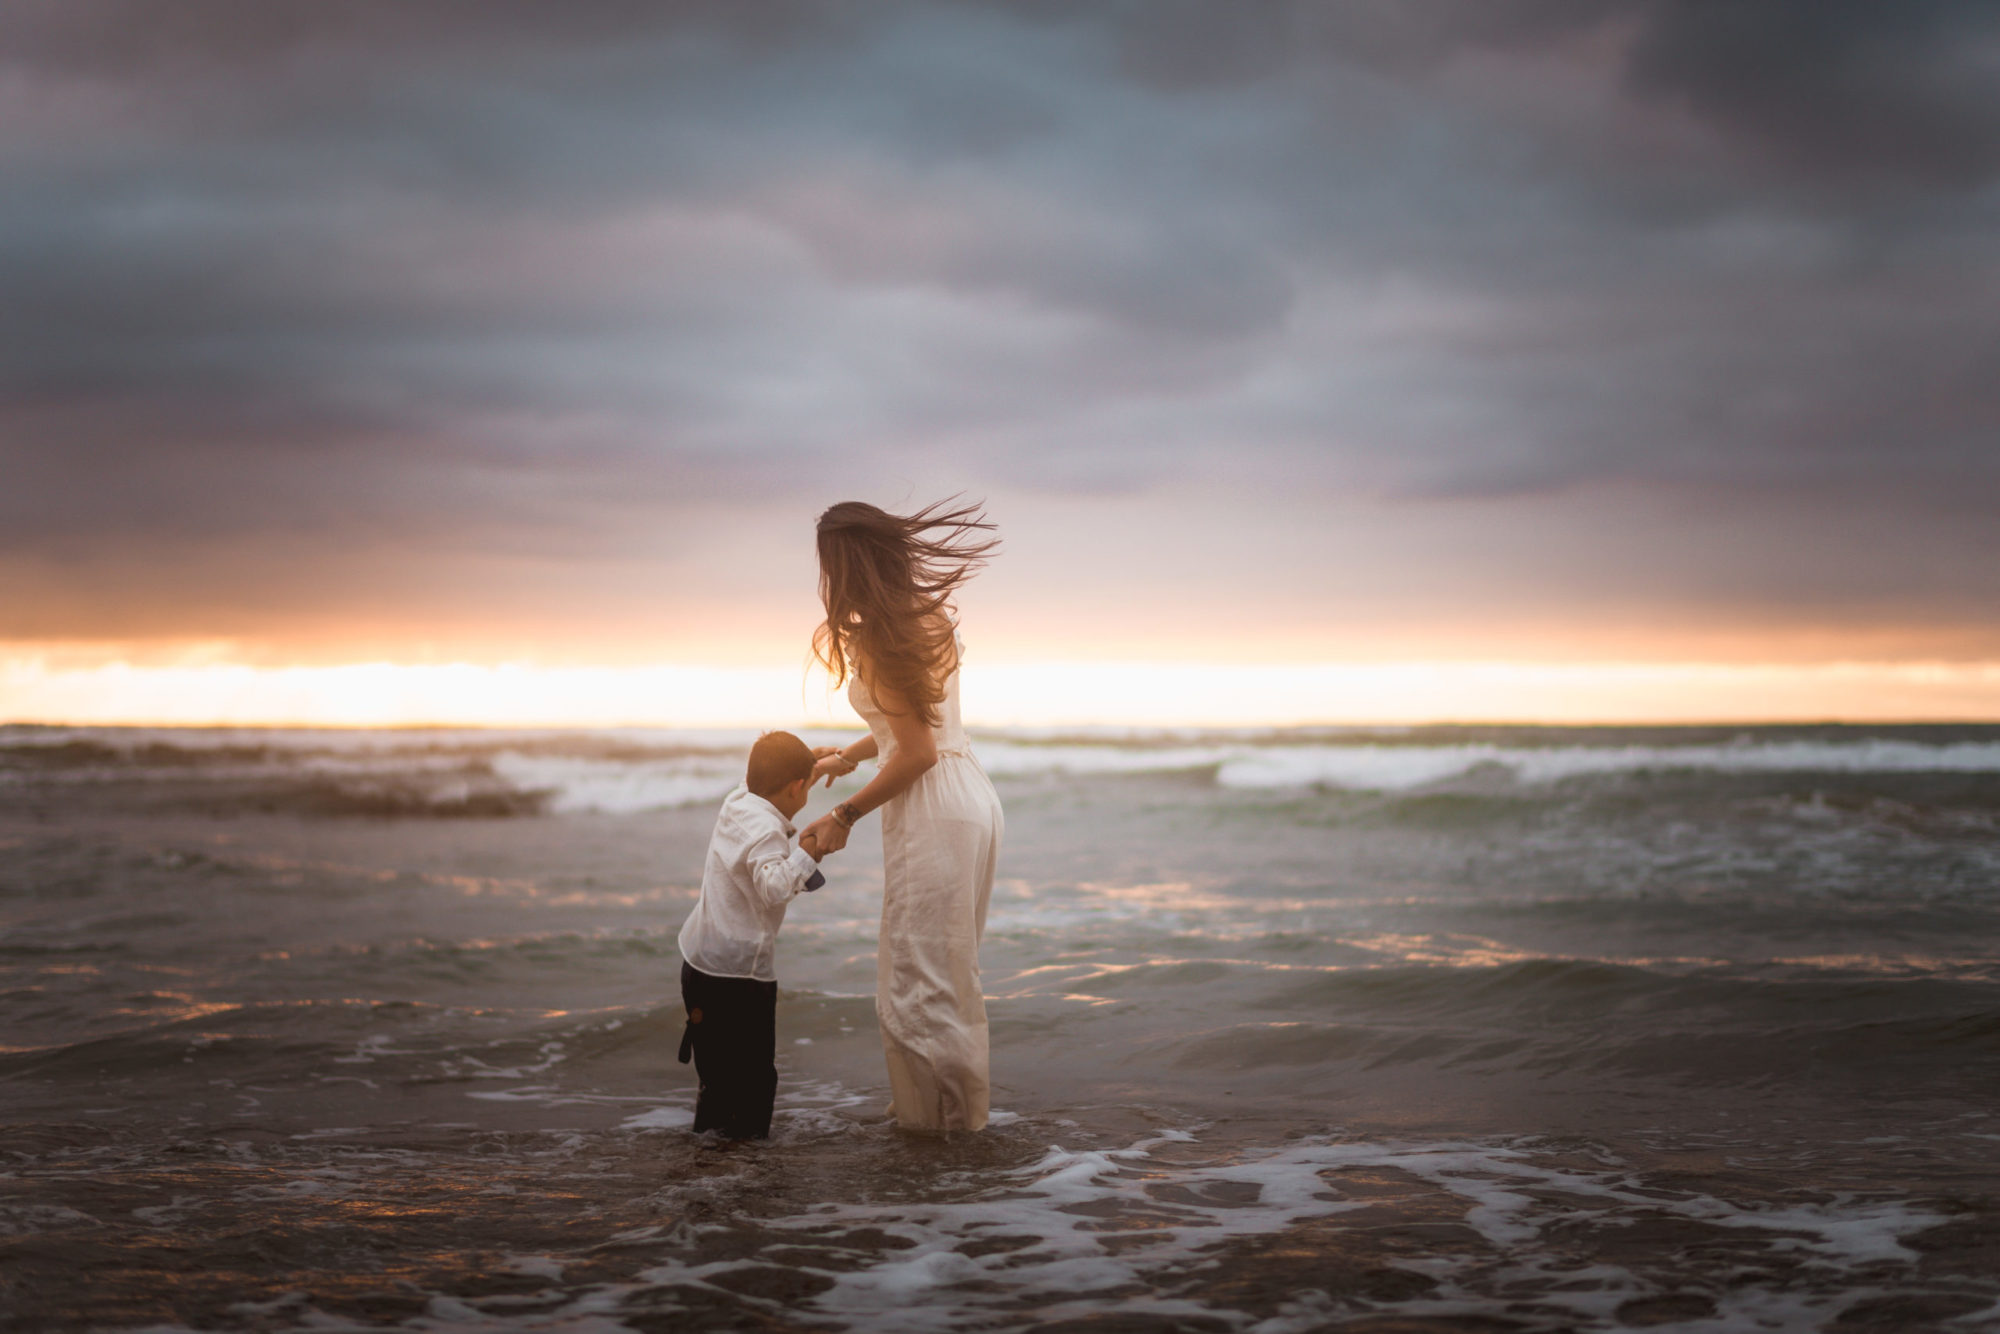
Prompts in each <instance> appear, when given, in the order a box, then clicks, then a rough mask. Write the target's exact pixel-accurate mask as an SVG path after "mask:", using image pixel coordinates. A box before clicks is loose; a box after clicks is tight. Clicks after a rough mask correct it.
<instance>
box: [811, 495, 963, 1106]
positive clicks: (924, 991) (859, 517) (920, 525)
mask: <svg viewBox="0 0 2000 1334" xmlns="http://www.w3.org/2000/svg"><path fill="white" fill-rule="evenodd" d="M947 504H948V502H939V503H938V504H935V505H931V506H928V507H926V508H924V509H922V510H919V511H918V512H917V513H915V514H911V515H898V514H890V513H888V512H887V511H885V510H880V509H877V508H876V507H875V506H873V505H865V504H862V503H860V502H858V501H846V502H843V503H841V504H838V505H835V506H834V507H833V508H831V509H829V510H828V511H827V512H826V513H824V514H822V515H820V518H819V595H820V601H821V602H822V603H824V604H825V606H826V620H825V622H824V623H823V624H822V625H821V626H820V627H819V629H818V630H817V631H815V632H814V634H813V652H814V654H815V655H816V656H817V657H818V658H819V660H820V661H821V662H822V663H824V664H825V665H826V668H827V670H828V671H829V672H831V673H832V675H833V679H834V683H835V684H836V685H838V684H841V683H843V682H846V683H847V685H848V690H847V697H848V700H849V701H850V702H851V703H852V704H853V705H854V710H855V712H856V713H859V714H860V715H861V717H862V718H863V720H864V721H866V722H867V724H868V735H867V736H866V737H865V738H863V739H862V740H860V741H857V742H855V743H853V744H852V745H849V746H847V747H845V748H844V749H842V750H835V751H829V752H827V753H826V754H825V755H823V756H822V757H821V758H820V760H819V763H818V765H817V767H816V768H815V769H814V771H813V772H814V776H815V777H818V776H821V775H824V776H825V778H826V781H827V782H828V783H829V784H831V783H832V782H833V780H834V779H835V778H836V777H839V776H840V775H842V774H848V773H852V772H853V771H854V769H855V766H856V765H858V764H859V763H860V762H861V761H863V760H867V759H873V758H876V757H878V756H879V757H880V759H881V765H880V767H878V768H877V770H876V772H875V777H874V778H872V779H870V780H869V782H868V784H867V786H865V787H863V788H862V789H861V790H860V791H859V792H857V793H855V794H854V795H853V796H852V797H850V798H849V799H848V800H846V801H844V802H842V803H840V804H839V805H838V806H836V807H834V808H833V810H832V812H831V813H829V814H827V815H825V816H823V817H821V818H820V819H819V820H817V821H815V822H814V823H813V825H812V826H811V829H810V830H809V832H810V833H812V834H813V835H814V837H816V838H817V839H818V840H819V841H820V843H821V845H822V846H824V847H827V848H829V849H834V850H837V849H839V848H841V847H843V846H845V845H846V843H847V836H848V832H849V831H850V830H852V829H853V828H854V826H855V824H856V823H857V822H858V821H860V820H861V819H862V818H863V817H865V816H866V815H868V814H869V813H870V812H871V811H875V810H880V811H881V812H882V868H883V892H882V939H881V943H880V945H879V947H878V949H877V951H876V987H875V1013H876V1016H877V1018H878V1019H879V1020H880V1022H881V1025H882V1049H883V1052H884V1054H885V1055H886V1057H887V1059H888V1063H889V1086H890V1089H891V1091H892V1093H893V1095H894V1100H893V1102H892V1103H891V1104H890V1109H889V1110H890V1112H891V1113H892V1114H893V1115H894V1116H895V1118H896V1120H897V1122H898V1124H900V1125H902V1126H903V1127H904V1128H906V1129H910V1130H978V1129H981V1128H982V1127H984V1126H985V1124H986V1100H987V1074H986V1001H985V998H984V997H983V996H982V995H981V994H980V990H979V937H980V933H981V932H983V931H984V930H985V929H986V901H987V899H988V897H989V896H990V895H991V893H992V890H993V865H994V860H995V858H996V857H997V856H998V855H999V851H1000V833H1001V828H1002V819H1001V814H1000V798H999V795H998V794H997V793H995V792H994V790H993V784H992V783H991V782H990V781H989V780H988V779H987V777H986V772H985V770H983V769H981V768H980V767H979V761H978V760H976V759H974V758H973V756H972V751H971V749H970V748H969V747H968V746H967V745H966V739H965V728H964V727H963V725H961V724H960V722H959V714H958V656H959V651H960V648H961V644H960V642H959V639H958V634H957V629H958V627H957V624H956V622H955V621H954V619H953V607H952V601H951V598H952V594H953V593H954V592H955V591H956V590H957V588H958V586H959V585H960V584H962V583H964V582H965V581H966V580H967V579H968V578H970V577H971V576H972V574H973V572H974V571H976V570H977V569H978V568H979V567H980V566H981V565H983V564H985V562H986V558H987V557H988V555H989V554H990V553H991V552H992V551H993V549H994V548H995V547H996V546H998V545H999V543H998V541H997V540H995V539H993V538H985V537H981V536H980V535H979V534H980V533H981V532H982V531H991V529H992V527H993V525H992V524H990V523H988V522H987V521H986V518H985V516H984V515H983V514H982V513H980V510H979V507H978V506H976V505H962V506H958V507H957V508H947Z"/></svg>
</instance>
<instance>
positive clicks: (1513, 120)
mask: <svg viewBox="0 0 2000 1334" xmlns="http://www.w3.org/2000/svg"><path fill="white" fill-rule="evenodd" d="M1996 60H2000V10H1996V9H1995V7H1993V6H1991V5H1986V4H1982V3H1958V4H1947V3H1941V2H1938V0H1918V2H1916V3H1899V4H1895V5H1883V4H1877V3H1861V2H1859V0H1853V2H1850V0H1796V2H1795V3H1782V4H1778V3H1755V2H1752V3H1742V4H1715V5H1705V4H1685V3H1671V2H1669V0H1601V2H1597V0H1593V2H1591V3H1583V2H1582V0H1574V2H1572V0H1516V2H1513V3H1492V2H1491V0H1393V2H1391V0H1381V2H1379V3H1364V2H1362V0H1355V2H1353V3H1331V4H1330V3H1323V2H1319V0H1314V2H1312V3H1306V2H1304V0H1301V2H1300V3H1296V4H1280V3H1261V4H1221V3H1179V2H1178V0H1145V2H1144V3H1132V4H1126V5H1092V6H1075V5H1058V4H1047V5H1037V4H1011V3H993V4H977V3H966V4H959V5H934V4H926V5H914V4H913V5H887V4H872V5H860V4H846V5H843V4H798V5H779V4H759V5H743V4H735V3H721V2H718V3H713V4H685V3H684V4H673V5H659V4H640V3H632V4H618V3H603V2H596V3H579V4H570V5H561V6H554V5H546V4H530V3H518V4H517V3H493V2H492V0H483V2H480V3H474V2H473V0H464V2H463V3H441V2H433V3H422V4H387V3H380V4H376V3H350V4H342V5H307V4H289V3H285V4H272V3H268V2H266V3H249V2H248V0H244V2H241V3H217V2H214V0H211V2H208V3H200V2H194V3H183V4H177V5H170V6H169V5H151V4H138V3H102V2H100V0H64V2H59V0H49V2H48V3H42V4H32V3H14V4H11V5H9V6H7V7H6V8H5V9H4V10H0V290H4V292H5V293H6V297H7V299H6V300H5V302H4V303H0V350H4V358H0V466H4V467H5V469H6V477H7V484H6V485H5V486H4V487H0V558H4V557H5V553H9V552H11V553H14V554H15V555H16V556H18V557H21V558H35V559H48V558H50V557H51V556H52V555H58V554H61V553H65V552H69V553H74V552H77V551H90V552H92V553H94V555H95V556H96V557H99V558H102V557H104V556H105V553H107V552H117V551H127V552H129V553H130V555H129V559H133V560H141V559H143V560H148V561H156V562H157V561H170V560H171V559H173V555H172V553H173V552H174V551H175V550H177V549H179V548H180V547H182V546H186V545H190V544H193V545H198V544H200V543H203V542H214V541H217V540H222V539H227V540H229V541H232V542H235V541H239V540H243V539H245V538H246V536H247V537H249V538H254V537H255V535H256V534H259V533H264V532H270V533H281V534H285V535H287V536H288V537H290V538H293V539H297V538H299V537H301V535H303V536H305V537H308V538H313V539H316V540H319V541H321V542H323V543H324V545H325V546H326V548H327V549H328V550H329V551H334V550H337V549H339V548H340V547H342V546H344V545H352V544H357V543H358V544H366V543H371V542H376V543H379V542H386V541H395V542H402V543H415V544H418V545H421V544H423V543H432V544H436V545H440V546H446V547H452V548H459V549H468V550H478V549H482V548H485V547H492V548H493V549H496V550H499V549H505V548H507V547H509V546H512V545H517V544H520V543H523V542H526V543H531V544H536V545H539V546H542V547H545V548H547V549H550V550H555V551H577V552H582V553H587V552H590V551H592V550H597V549H615V548H618V547H619V546H620V545H621V544H622V543H625V542H627V541H628V540H637V539H636V538H634V537H633V536H632V535H634V534H642V533H647V532H651V531H653V530H656V529H657V528H658V527H659V526H660V523H661V519H660V516H661V515H662V514H671V513H673V512H674V511H675V509H676V507H682V508H685V507H689V506H698V505H702V504H706V503H711V502H714V501H716V500H718V499H720V500H733V499H745V498H752V497H764V496H770V495H774V494H780V495H793V496H799V497H812V496H818V495H822V494H826V493H828V491H829V489H830V488H835V487H839V488H843V489H857V490H865V489H867V488H868V487H871V486H874V487H883V486H891V487H897V486H900V485H903V484H907V483H908V482H909V481H910V479H912V478H913V477H916V476H918V475H919V474H921V475H923V476H925V477H928V476H930V475H933V474H935V475H939V476H944V475H949V476H950V477H951V478H953V479H954V480H955V481H959V482H968V483H971V484H974V485H983V486H988V487H994V488H999V489H1001V490H1003V491H1005V490H1008V489H1014V490H1031V491H1032V490H1043V491H1050V492H1058V493H1086V494H1107V495H1118V494H1124V495H1128V496H1134V497H1137V496H1143V495H1145V494H1147V493H1148V491H1149V490H1150V489H1153V488H1158V487H1162V486H1170V485H1173V484H1176V483H1184V482H1187V481H1189V480H1195V481H1198V482H1201V483H1202V484H1204V485H1205V486H1208V487H1210V488H1212V489H1213V493H1214V494H1215V495H1217V496H1218V497H1225V496H1231V495H1233V496H1235V497H1237V498H1238V500H1240V501H1241V502H1242V503H1243V504H1244V505H1246V506H1249V507H1251V508H1253V509H1254V504H1255V501H1256V499H1257V497H1258V496H1259V495H1261V494H1275V493H1278V492H1282V493H1284V494H1287V495H1295V494H1298V493H1299V492H1301V491H1304V492H1307V493H1312V492H1322V493H1324V494H1327V495H1330V496H1353V495H1356V494H1368V495H1374V496H1377V497H1380V498H1381V503H1382V504H1384V505H1387V506H1396V505H1403V506H1410V505H1422V504H1425V503H1432V502H1437V501H1442V500H1450V501H1453V502H1463V503H1477V504H1484V505H1489V506H1495V507H1504V506H1506V505H1507V504H1509V503H1511V502H1513V501H1515V500H1518V499H1519V498H1522V497H1533V496H1549V495H1561V494H1566V493H1577V494H1583V493H1585V492H1587V491H1588V490H1589V489H1590V488H1593V487H1604V486H1616V487H1624V488H1628V489H1630V488H1638V489H1639V491H1640V492H1642V493H1651V494H1655V495H1660V496H1667V497H1682V498H1687V497H1693V498H1695V501H1697V502H1698V501H1699V499H1700V498H1701V497H1704V496H1707V497H1713V498H1719V499H1720V500H1726V501H1727V502H1728V503H1730V504H1736V503H1739V502H1741V501H1743V500H1744V498H1746V497H1752V498H1755V503H1757V504H1760V505H1765V506H1768V507H1770V508H1772V509H1773V510H1779V509H1782V510H1784V511H1786V513H1787V514H1788V516H1790V517H1788V518H1787V520H1786V523H1785V524H1784V525H1778V526H1776V527H1775V528H1774V531H1776V530H1777V529H1778V528H1782V529H1783V531H1786V532H1796V531H1797V529H1798V525H1799V524H1800V523H1804V524H1806V525H1807V526H1808V527H1811V525H1813V524H1815V523H1817V524H1819V525H1820V526H1821V528H1822V529H1823V530H1825V531H1828V532H1834V531H1838V530H1839V528H1840V526H1841V525H1842V524H1844V523H1846V522H1847V521H1849V520H1850V519H1852V518H1853V517H1854V516H1856V515H1868V516H1873V517H1875V518H1880V517H1881V516H1884V515H1887V516H1890V518H1891V519H1892V520H1893V523H1901V524H1907V525H1911V526H1921V525H1925V524H1932V523H1936V522H1939V521H1940V516H1944V517H1946V518H1948V519H1949V520H1950V522H1953V523H1956V522H1958V521H1959V520H1960V519H1961V518H1962V517H1963V516H1965V515H1968V514H1976V513H1982V512H1984V511H1985V510H1987V509H1989V508H1990V507H1991V506H1992V505H1993V504H1994V503H1995V501H1996V500H2000V449H1996V447H1995V445H1994V441H1995V439H1996V436H2000V390H1996V389H1995V387H1994V386H1995V385H1996V384H2000V350H1996V349H2000V340H1996V338H1995V336H1994V335H1995V332H1996V324H2000V321H1996V319H1995V316H1994V314H1993V312H1994V310H1995V309H1996V308H2000V307H1996V304H1995V302H1996V298H2000V292H1996V290H1995V288H1996V286H2000V278H1996V276H1995V275H1996V273H2000V265H1996V259H2000V254H1996V252H2000V243H1996V241H1995V240H1994V238H1995V236H1996V235H2000V232H1996V230H1995V224H1996V223H2000V216H1996V215H2000V80H1996V79H1994V78H1993V77H1992V71H1993V70H1994V69H1995V67H1996V65H1995V62H1996ZM1673 503H1676V504H1678V503H1683V502H1682V501H1678V500H1677V501H1674V502H1673ZM1801 516H1803V517H1801ZM1645 521H1646V520H1645V519H1644V518H1643V516H1642V517H1640V518H1638V519H1635V522H1645ZM1218 531H1219V532H1220V533H1221V534H1222V535H1221V536H1218V539H1217V540H1223V539H1224V537H1226V536H1227V534H1226V532H1224V531H1223V530H1218ZM1974 531H1976V530H1974ZM1244 536H1245V538H1246V540H1247V539H1251V538H1254V530H1251V529H1246V530H1245V531H1244ZM1965 541H1966V543H1967V545H1966V547H1965V548H1964V551H1963V555H1964V561H1963V571H1955V570H1951V569H1946V570H1940V569H1939V568H1937V567H1938V562H1937V561H1936V560H1935V558H1934V557H1932V556H1926V557H1924V558H1923V559H1922V560H1917V559H1915V558H1912V559H1911V561H1910V562H1908V564H1907V565H1906V566H1897V567H1895V568H1896V569H1899V570H1900V571H1901V573H1900V574H1899V575H1897V576H1896V577H1895V578H1892V579H1891V584H1892V585H1893V586H1894V587H1897V588H1901V589H1902V590H1903V591H1904V592H1905V593H1906V594H1908V595H1909V596H1911V597H1916V596H1918V595H1919V594H1924V593H1926V591H1927V590H1933V589H1936V588H1939V587H1944V588H1945V590H1946V591H1947V592H1949V590H1950V589H1951V588H1957V589H1958V590H1959V592H1960V593H1965V592H1966V591H1967V590H1969V589H1971V588H1973V586H1974V585H1977V587H1978V588H1979V589H1980V590H1984V588H1985V584H1984V582H1982V580H1983V578H1984V577H1983V576H1981V575H1978V574H1977V573H1976V570H1977V569H1983V568H1989V567H1990V566H1991V565H1992V564H1993V558H1994V557H1995V556H2000V551H1996V550H1995V549H1994V543H1995V542H1996V541H2000V539H1994V538H1986V539H1981V538H1978V537H1976V536H1973V537H1968V538H1966V539H1965ZM1753 545H1754V544H1753ZM1931 549H1932V548H1930V547H1926V548H1925V550H1926V551H1929V550H1931ZM1752 555H1753V556H1754V551H1753V552H1752ZM326 559H329V560H331V559H335V557H333V556H327V557H326ZM1884 559H1885V561H1887V562H1888V563H1889V564H1890V565H1891V566H1895V561H1896V557H1895V554H1894V552H1893V551H1891V552H1887V553H1885V555H1884ZM1700 563H1701V562H1699V561H1693V560H1692V559H1691V563H1690V568H1692V567H1693V566H1694V565H1698V564H1700ZM1774 568H1775V566H1774ZM1786 568H1787V569H1790V568H1791V567H1790V566H1789V565H1788V566H1786ZM1965 571H1971V572H1970V573H1968V572H1965ZM1693 577H1694V576H1692V575H1691V576H1690V578H1693ZM1704 577H1706V576H1704ZM1746 577H1753V578H1754V577H1755V576H1754V574H1753V575H1750V576H1746ZM1774 577H1775V576H1774ZM1898 579H1900V583H1898V582H1897V580H1898ZM1968 581H1969V582H1968ZM1810 582H1811V580H1810V575H1799V574H1795V573H1788V574H1786V575H1785V576H1784V581H1783V582H1782V583H1781V584H1773V585H1772V586H1771V587H1770V589H1769V590H1768V592H1769V594H1770V596H1772V597H1796V598H1798V599H1800V600H1802V601H1823V600H1825V599H1827V598H1829V597H1830V598H1832V600H1833V601H1838V596H1837V590H1835V591H1834V592H1831V593H1830V592H1829V591H1828V590H1823V589H1817V588H1813V587H1811V586H1810ZM1947 600H1949V599H1947ZM111 628H115V627H111ZM108 629H110V628H108ZM7 632H8V627H7V625H5V624H0V634H4V633H7Z"/></svg>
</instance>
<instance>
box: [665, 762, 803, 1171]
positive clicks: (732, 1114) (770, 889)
mask: <svg viewBox="0 0 2000 1334" xmlns="http://www.w3.org/2000/svg"><path fill="white" fill-rule="evenodd" d="M813 759H814V756H813V752H812V751H811V750H809V749H807V747H806V743H805V742H803V741H801V740H799V739H798V738H797V737H795V736H793V735H792V734H791V733H790V732H766V733H765V734H764V735H763V736H760V737H758V738H757V743H756V744H755V745H753V746H752V747H750V766H749V771H748V772H747V773H746V774H745V775H744V780H743V782H742V783H741V784H740V785H739V786H738V787H737V788H736V790H735V791H733V792H731V793H730V794H729V795H728V796H727V797H725V798H724V799H723V802H722V811H721V813H720V814H718V815H717V816H716V818H715V832H714V834H712V835H710V837H709V842H708V863H707V865H706V866H705V867H703V869H702V874H701V897H700V898H699V899H697V900H696V901H695V905H694V911H693V912H691V913H689V914H688V919H687V923H686V925H684V926H682V927H681V936H680V947H681V959H682V963H681V1001H682V1003H683V1004H685V1005H686V1006H687V1029H686V1030H685V1031H684V1032H683V1033H682V1035H681V1051H680V1059H681V1064H683V1065H685V1064H687V1060H688V1056H689V1054H690V1053H692V1054H693V1056H694V1069H695V1076H696V1078H697V1079H699V1080H700V1082H701V1092H700V1093H699V1094H698V1095H696V1098H695V1105H694V1128H695V1129H696V1130H719V1131H721V1132H722V1133H723V1134H725V1135H728V1136H730V1137H731V1138H740V1139H761V1138H763V1137H764V1136H766V1135H768V1134H770V1133H771V1103H772V1102H773V1100H774V1099H776V1097H777V1094H778V1066H777V1055H778V982H777V974H776V973H775V972H774V971H773V969H772V954H773V953H774V951H775V949H776V946H777V942H778V928H779V927H781V926H783V925H784V923H785V905H786V904H788V903H790V902H791V901H792V899H793V897H794V896H795V895H797V894H798V893H799V892H800V891H801V890H809V889H818V888H819V887H820V886H821V885H823V884H825V883H826V878H825V877H824V876H822V875H821V874H820V872H819V868H818V866H817V863H818V861H819V859H820V857H821V856H822V855H824V854H823V853H822V852H821V851H820V850H819V848H817V847H815V846H813V845H812V844H811V842H810V841H807V843H806V844H805V845H804V846H801V847H796V848H795V847H793V846H792V836H793V830H792V823H791V821H792V817H793V816H794V815H797V814H798V813H799V811H800V810H801V809H802V808H803V807H804V806H805V804H806V789H807V788H808V787H810V786H811V785H812V772H813Z"/></svg>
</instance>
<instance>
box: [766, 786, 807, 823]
mask: <svg viewBox="0 0 2000 1334" xmlns="http://www.w3.org/2000/svg"><path fill="white" fill-rule="evenodd" d="M811 786H812V777H811V775H807V776H806V777H804V778H799V779H794V780H793V781H792V782H789V783H787V784H785V785H784V786H783V787H781V788H779V789H778V790H777V791H776V792H773V793H772V794H771V804H772V805H773V806H776V807H777V808H778V814H780V815H782V816H784V817H785V818H786V819H787V820H789V819H791V818H792V817H793V816H794V815H797V814H798V813H799V812H800V811H802V810H804V809H805V806H806V789H808V788H810V787H811Z"/></svg>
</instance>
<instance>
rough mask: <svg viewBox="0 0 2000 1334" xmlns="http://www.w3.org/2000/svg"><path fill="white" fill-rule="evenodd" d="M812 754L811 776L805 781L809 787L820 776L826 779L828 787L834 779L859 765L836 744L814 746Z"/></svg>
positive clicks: (816, 781)
mask: <svg viewBox="0 0 2000 1334" xmlns="http://www.w3.org/2000/svg"><path fill="white" fill-rule="evenodd" d="M813 756H814V759H813V771H812V778H811V779H810V780H809V781H808V782H807V783H806V787H807V788H809V789H810V788H811V787H813V786H814V785H815V784H817V783H818V782H819V780H820V779H822V778H824V779H826V785H827V786H828V787H832V786H833V780H834V779H836V778H845V777H847V775H849V774H851V773H853V772H854V771H855V770H856V769H859V768H860V767H861V766H860V765H859V764H858V763H856V762H855V761H853V760H850V759H848V758H847V757H846V756H845V755H843V754H841V753H840V748H839V747H838V746H815V747H813Z"/></svg>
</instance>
